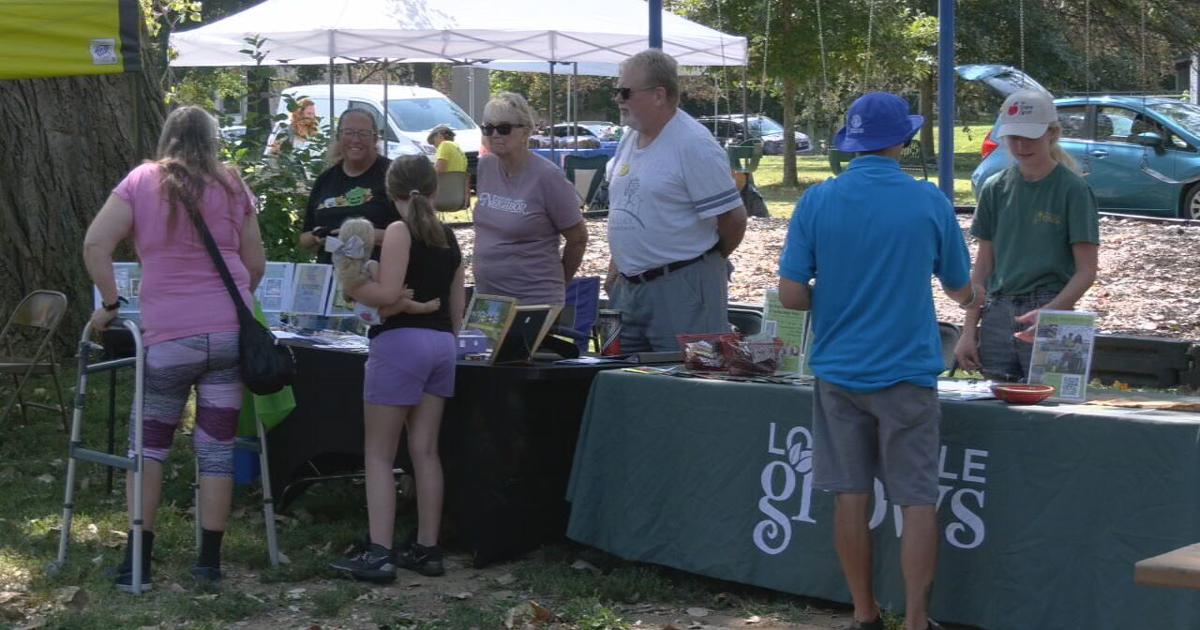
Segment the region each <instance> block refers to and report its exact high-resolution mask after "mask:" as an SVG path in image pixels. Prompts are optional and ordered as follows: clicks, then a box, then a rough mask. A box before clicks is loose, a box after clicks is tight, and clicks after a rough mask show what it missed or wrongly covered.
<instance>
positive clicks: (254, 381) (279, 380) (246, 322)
mask: <svg viewBox="0 0 1200 630" xmlns="http://www.w3.org/2000/svg"><path fill="white" fill-rule="evenodd" d="M188 210H189V212H188V213H189V214H191V215H192V221H193V222H194V223H195V224H196V229H197V230H199V232H200V236H202V237H203V238H204V247H205V249H207V250H208V255H209V256H211V257H212V260H213V264H214V265H216V266H217V271H218V272H219V273H220V274H221V280H222V281H224V282H225V288H226V289H227V290H228V291H229V297H231V298H233V305H234V308H236V309H237V314H238V326H239V329H238V354H239V359H238V361H239V363H241V366H242V383H244V384H245V385H246V387H247V388H249V389H250V391H251V392H254V393H255V394H258V395H260V396H262V395H266V394H274V393H275V392H277V391H279V390H281V389H283V388H284V387H286V386H288V385H291V384H292V381H293V380H294V379H295V378H296V359H295V357H294V356H292V350H291V348H288V347H287V346H285V345H282V344H280V343H279V341H278V340H277V339H275V335H272V334H271V331H270V330H267V328H266V326H263V325H262V324H261V323H259V321H258V320H257V319H255V318H254V313H252V312H251V311H250V308H249V307H247V306H246V302H245V301H244V300H242V294H241V292H240V291H238V288H237V285H235V284H234V283H233V276H231V275H230V274H229V267H227V266H226V265H225V259H224V258H222V257H221V252H220V250H218V249H217V242H216V241H215V240H213V237H212V233H211V232H209V231H208V226H207V225H205V223H204V217H202V216H200V212H199V210H196V209H193V208H189V209H188Z"/></svg>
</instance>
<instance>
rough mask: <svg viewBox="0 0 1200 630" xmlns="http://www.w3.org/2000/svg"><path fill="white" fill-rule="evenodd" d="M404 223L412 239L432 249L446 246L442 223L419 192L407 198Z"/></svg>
mask: <svg viewBox="0 0 1200 630" xmlns="http://www.w3.org/2000/svg"><path fill="white" fill-rule="evenodd" d="M420 159H422V160H424V159H425V158H424V157H421V158H420ZM426 161H428V160H426ZM406 223H408V227H409V230H411V231H412V234H413V238H414V239H416V240H418V241H421V242H422V243H425V244H426V245H432V246H434V247H445V246H446V231H445V229H443V227H442V222H441V221H440V220H439V219H438V218H437V215H436V214H434V210H433V203H432V202H431V201H430V199H429V197H427V196H425V195H423V194H421V191H419V190H413V191H412V192H411V193H410V194H409V196H408V217H407V220H406Z"/></svg>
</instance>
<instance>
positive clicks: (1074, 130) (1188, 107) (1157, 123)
mask: <svg viewBox="0 0 1200 630" xmlns="http://www.w3.org/2000/svg"><path fill="white" fill-rule="evenodd" d="M957 70H958V73H959V75H960V76H962V77H963V78H965V79H968V80H974V81H983V82H984V83H986V84H988V85H989V86H991V87H992V88H994V89H996V90H997V91H999V92H1000V93H1001V94H1002V95H1005V96H1007V95H1008V94H1010V93H1012V92H1013V91H1015V90H1017V89H1040V90H1043V91H1044V90H1045V88H1042V86H1040V85H1038V84H1037V82H1035V81H1033V80H1032V79H1030V78H1029V77H1027V76H1025V75H1024V74H1023V73H1021V71H1020V70H1017V69H1015V68H1011V67H1008V66H996V65H968V66H959V67H958V68H957ZM1047 93H1048V92H1047ZM1054 104H1055V106H1056V107H1057V108H1058V120H1059V122H1060V123H1061V124H1062V129H1063V132H1062V139H1061V140H1060V144H1061V145H1062V148H1063V149H1064V150H1065V151H1066V152H1067V153H1068V154H1070V155H1071V157H1073V158H1075V162H1076V163H1077V164H1078V165H1079V169H1080V172H1081V174H1083V176H1084V177H1085V178H1086V179H1087V181H1088V184H1089V185H1090V186H1091V187H1092V192H1093V193H1094V194H1095V195H1096V201H1097V203H1098V204H1099V206H1100V209H1101V210H1104V211H1107V212H1121V213H1127V214H1142V215H1152V216H1162V217H1182V218H1185V219H1197V220H1200V107H1197V106H1196V105H1192V104H1190V103H1186V102H1183V101H1180V100H1177V99H1172V98H1164V97H1155V96H1078V97H1067V98H1058V99H1055V100H1054ZM983 155H984V159H983V161H982V162H981V163H980V164H979V166H978V167H977V168H976V169H975V172H974V173H972V174H971V187H972V188H973V189H974V191H975V193H976V197H978V193H979V188H980V187H981V186H982V185H983V182H985V181H987V178H988V177H991V176H992V175H993V174H995V173H997V172H999V171H1001V170H1003V169H1005V168H1007V167H1009V166H1011V165H1012V164H1013V160H1012V157H1011V156H1010V155H1009V153H1008V149H1007V147H1006V146H1005V145H1004V143H1002V142H1001V143H997V142H996V141H994V140H993V139H992V134H991V132H990V131H989V132H988V135H987V137H986V138H985V140H984V144H983Z"/></svg>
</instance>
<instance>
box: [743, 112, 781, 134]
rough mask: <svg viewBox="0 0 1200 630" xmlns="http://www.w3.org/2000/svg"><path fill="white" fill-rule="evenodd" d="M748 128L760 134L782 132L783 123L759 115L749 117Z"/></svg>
mask: <svg viewBox="0 0 1200 630" xmlns="http://www.w3.org/2000/svg"><path fill="white" fill-rule="evenodd" d="M750 129H751V130H753V131H754V132H756V133H758V135H760V136H766V135H770V134H773V133H783V125H781V124H779V123H777V122H775V121H774V120H771V119H770V118H767V117H766V116H760V117H758V118H751V119H750Z"/></svg>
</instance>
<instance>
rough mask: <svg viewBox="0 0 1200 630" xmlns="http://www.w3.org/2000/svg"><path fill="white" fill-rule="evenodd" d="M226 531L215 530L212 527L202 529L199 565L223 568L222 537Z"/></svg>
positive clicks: (197, 563)
mask: <svg viewBox="0 0 1200 630" xmlns="http://www.w3.org/2000/svg"><path fill="white" fill-rule="evenodd" d="M224 536H225V532H214V531H212V530H211V529H201V530H200V560H198V561H197V562H196V565H197V566H201V567H212V568H214V569H220V568H221V539H222V538H224Z"/></svg>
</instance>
